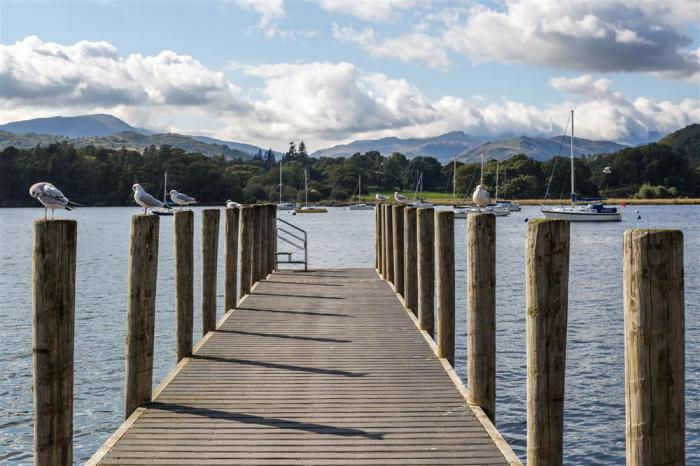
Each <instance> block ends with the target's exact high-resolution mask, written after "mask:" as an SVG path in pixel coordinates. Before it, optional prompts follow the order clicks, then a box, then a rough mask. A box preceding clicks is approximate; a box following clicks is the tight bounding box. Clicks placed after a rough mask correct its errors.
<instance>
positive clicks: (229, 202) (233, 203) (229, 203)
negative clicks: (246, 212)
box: [226, 199, 241, 209]
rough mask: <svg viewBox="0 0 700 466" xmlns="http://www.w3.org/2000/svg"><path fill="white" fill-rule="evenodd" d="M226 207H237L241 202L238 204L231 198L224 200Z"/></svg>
mask: <svg viewBox="0 0 700 466" xmlns="http://www.w3.org/2000/svg"><path fill="white" fill-rule="evenodd" d="M226 207H228V208H229V209H238V208H240V207H241V204H239V203H238V202H233V201H232V200H231V199H228V200H227V201H226Z"/></svg>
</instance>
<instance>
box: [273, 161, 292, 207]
mask: <svg viewBox="0 0 700 466" xmlns="http://www.w3.org/2000/svg"><path fill="white" fill-rule="evenodd" d="M293 208H294V204H292V203H291V202H282V160H281V159H280V201H279V204H277V210H292V209H293Z"/></svg>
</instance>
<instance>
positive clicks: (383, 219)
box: [377, 204, 386, 280]
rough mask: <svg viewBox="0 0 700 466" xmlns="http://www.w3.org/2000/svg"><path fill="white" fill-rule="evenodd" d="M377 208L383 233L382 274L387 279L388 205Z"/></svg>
mask: <svg viewBox="0 0 700 466" xmlns="http://www.w3.org/2000/svg"><path fill="white" fill-rule="evenodd" d="M377 209H379V220H380V222H381V223H380V225H379V229H380V234H381V239H382V242H381V244H380V245H379V247H380V248H381V250H382V251H381V264H380V267H381V276H382V278H383V279H384V280H386V207H384V204H379V205H378V206H377Z"/></svg>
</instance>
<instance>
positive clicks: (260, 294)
mask: <svg viewBox="0 0 700 466" xmlns="http://www.w3.org/2000/svg"><path fill="white" fill-rule="evenodd" d="M250 294H251V295H254V296H280V297H282V298H310V299H345V298H343V297H340V296H314V295H306V294H282V293H260V292H258V291H253V292H252V293H250Z"/></svg>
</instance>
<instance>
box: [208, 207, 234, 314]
mask: <svg viewBox="0 0 700 466" xmlns="http://www.w3.org/2000/svg"><path fill="white" fill-rule="evenodd" d="M240 212H241V209H238V208H231V207H228V208H226V209H225V210H224V312H228V311H230V310H231V309H235V308H236V306H237V304H238V299H237V295H236V289H237V288H238V234H239V232H238V230H239V229H240V226H239V225H240ZM213 325H214V326H215V325H216V319H214V322H213Z"/></svg>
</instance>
